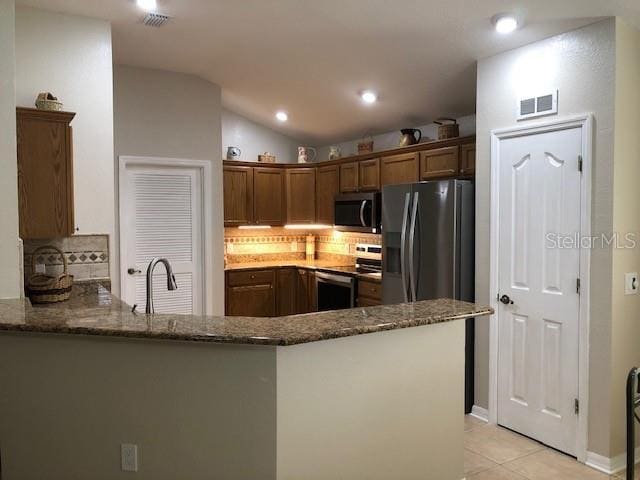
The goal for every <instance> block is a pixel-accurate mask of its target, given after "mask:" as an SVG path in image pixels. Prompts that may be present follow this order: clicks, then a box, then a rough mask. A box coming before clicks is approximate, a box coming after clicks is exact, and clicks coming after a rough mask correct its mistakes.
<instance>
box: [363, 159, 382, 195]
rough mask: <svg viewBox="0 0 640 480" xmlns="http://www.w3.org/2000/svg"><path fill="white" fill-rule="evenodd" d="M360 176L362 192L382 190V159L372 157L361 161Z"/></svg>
mask: <svg viewBox="0 0 640 480" xmlns="http://www.w3.org/2000/svg"><path fill="white" fill-rule="evenodd" d="M359 177H360V178H359V187H360V191H361V192H371V191H373V192H375V191H377V190H380V159H379V158H372V159H371V160H363V161H361V162H360V173H359Z"/></svg>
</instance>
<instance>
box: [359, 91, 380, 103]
mask: <svg viewBox="0 0 640 480" xmlns="http://www.w3.org/2000/svg"><path fill="white" fill-rule="evenodd" d="M360 98H362V101H363V102H364V103H376V100H378V96H377V95H376V94H375V93H374V92H372V91H371V90H365V91H364V92H362V94H361V95H360Z"/></svg>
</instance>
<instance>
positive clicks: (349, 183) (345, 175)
mask: <svg viewBox="0 0 640 480" xmlns="http://www.w3.org/2000/svg"><path fill="white" fill-rule="evenodd" d="M359 174H360V172H359V165H358V162H349V163H343V164H341V165H340V192H342V193H353V192H357V191H358V186H359V185H360V182H359V180H358V177H359V176H360V175H359Z"/></svg>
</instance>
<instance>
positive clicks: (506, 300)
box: [500, 295, 513, 305]
mask: <svg viewBox="0 0 640 480" xmlns="http://www.w3.org/2000/svg"><path fill="white" fill-rule="evenodd" d="M500 301H501V302H502V303H504V304H505V305H513V300H511V299H510V298H509V295H502V296H501V297H500Z"/></svg>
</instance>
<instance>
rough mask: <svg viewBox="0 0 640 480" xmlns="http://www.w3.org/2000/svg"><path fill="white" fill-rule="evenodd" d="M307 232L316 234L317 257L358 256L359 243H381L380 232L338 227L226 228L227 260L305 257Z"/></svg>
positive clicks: (340, 257) (346, 257) (245, 260)
mask: <svg viewBox="0 0 640 480" xmlns="http://www.w3.org/2000/svg"><path fill="white" fill-rule="evenodd" d="M307 235H313V236H314V237H315V251H316V258H318V259H325V260H336V261H341V262H345V261H346V262H350V261H351V260H350V257H355V255H356V252H355V246H356V244H357V243H370V244H375V245H379V244H380V243H381V237H380V235H374V234H366V233H350V232H338V231H335V230H308V231H307V230H287V229H284V228H270V229H265V230H241V229H238V228H225V238H224V253H225V259H226V262H227V263H244V262H259V261H276V260H301V259H304V258H305V248H306V239H307Z"/></svg>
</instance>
